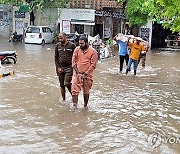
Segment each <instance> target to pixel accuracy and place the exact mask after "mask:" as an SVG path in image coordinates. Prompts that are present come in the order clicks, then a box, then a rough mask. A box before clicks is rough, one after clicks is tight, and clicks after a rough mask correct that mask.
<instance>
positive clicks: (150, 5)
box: [117, 0, 180, 32]
mask: <svg viewBox="0 0 180 154" xmlns="http://www.w3.org/2000/svg"><path fill="white" fill-rule="evenodd" d="M117 1H118V2H119V3H126V6H125V13H126V16H127V19H128V20H129V22H130V24H131V25H133V26H142V25H145V24H146V23H147V20H148V19H152V20H153V21H155V20H157V19H161V21H162V22H163V23H162V24H163V26H164V27H165V28H170V29H171V30H172V31H173V32H175V31H176V32H180V0H117Z"/></svg>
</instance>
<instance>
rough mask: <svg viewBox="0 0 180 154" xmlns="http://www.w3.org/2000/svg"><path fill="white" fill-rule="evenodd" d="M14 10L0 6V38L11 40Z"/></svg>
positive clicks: (10, 7)
mask: <svg viewBox="0 0 180 154" xmlns="http://www.w3.org/2000/svg"><path fill="white" fill-rule="evenodd" d="M12 10H13V8H12V6H10V5H0V38H9V37H10V34H11V32H12V31H13V11H12Z"/></svg>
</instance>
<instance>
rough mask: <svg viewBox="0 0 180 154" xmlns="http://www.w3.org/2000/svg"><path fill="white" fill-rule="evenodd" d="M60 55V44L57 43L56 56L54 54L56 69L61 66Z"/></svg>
mask: <svg viewBox="0 0 180 154" xmlns="http://www.w3.org/2000/svg"><path fill="white" fill-rule="evenodd" d="M58 57H59V54H58V44H56V46H55V56H54V60H55V65H56V69H57V68H58V67H59V62H58Z"/></svg>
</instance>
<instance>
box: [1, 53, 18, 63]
mask: <svg viewBox="0 0 180 154" xmlns="http://www.w3.org/2000/svg"><path fill="white" fill-rule="evenodd" d="M0 61H1V64H16V62H17V53H16V51H2V52H0Z"/></svg>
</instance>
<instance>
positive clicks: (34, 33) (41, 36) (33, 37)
mask: <svg viewBox="0 0 180 154" xmlns="http://www.w3.org/2000/svg"><path fill="white" fill-rule="evenodd" d="M52 41H53V32H52V30H51V29H50V28H49V27H47V26H29V27H27V30H26V32H25V43H35V44H42V45H43V44H45V43H52Z"/></svg>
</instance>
